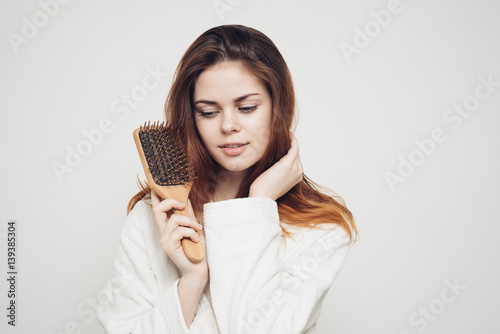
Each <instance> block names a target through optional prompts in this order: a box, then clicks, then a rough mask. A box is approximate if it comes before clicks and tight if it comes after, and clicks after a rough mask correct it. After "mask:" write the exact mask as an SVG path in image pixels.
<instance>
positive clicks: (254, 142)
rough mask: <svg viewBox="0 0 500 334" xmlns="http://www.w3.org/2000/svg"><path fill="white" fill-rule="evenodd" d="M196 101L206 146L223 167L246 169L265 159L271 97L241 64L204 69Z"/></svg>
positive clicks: (234, 63)
mask: <svg viewBox="0 0 500 334" xmlns="http://www.w3.org/2000/svg"><path fill="white" fill-rule="evenodd" d="M193 103H194V108H195V110H194V117H195V120H196V127H197V128H198V133H199V134H200V137H201V140H202V142H203V145H205V148H206V149H207V151H208V153H209V154H210V156H211V157H212V158H213V159H214V160H215V161H216V162H217V163H218V164H219V165H220V166H222V167H223V168H224V169H226V170H227V171H231V172H242V171H245V170H247V169H248V168H249V167H251V166H252V165H254V164H255V163H256V162H257V161H259V160H260V159H261V158H262V156H263V154H264V152H265V150H266V148H267V146H268V144H269V137H270V133H271V132H270V127H271V117H272V101H271V96H270V95H269V93H268V91H267V89H266V87H265V86H264V85H263V84H262V83H261V82H260V80H259V79H257V78H256V77H254V76H253V75H252V74H250V73H249V72H248V71H247V70H246V69H245V68H244V67H243V66H242V65H241V64H240V63H237V62H224V63H220V64H217V65H213V66H211V67H209V68H207V69H206V70H205V71H203V72H202V73H201V74H200V75H199V76H198V79H197V80H196V83H195V87H194V95H193Z"/></svg>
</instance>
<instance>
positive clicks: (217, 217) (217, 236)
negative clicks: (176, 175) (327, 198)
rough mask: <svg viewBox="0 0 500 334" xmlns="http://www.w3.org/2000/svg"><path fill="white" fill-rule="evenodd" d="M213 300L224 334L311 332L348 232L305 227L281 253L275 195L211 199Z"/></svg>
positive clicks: (209, 246)
mask: <svg viewBox="0 0 500 334" xmlns="http://www.w3.org/2000/svg"><path fill="white" fill-rule="evenodd" d="M204 215H205V216H204V224H205V227H204V228H205V233H206V240H207V242H206V243H207V259H208V263H209V269H210V291H211V296H212V304H213V307H214V311H215V315H216V317H217V321H218V325H219V329H220V332H221V333H222V334H240V333H244V334H247V333H259V334H261V333H262V334H263V333H279V334H285V333H290V334H298V333H307V332H308V331H309V330H313V329H314V327H315V323H316V319H317V318H318V316H319V314H320V311H321V303H322V301H323V299H324V297H325V296H326V294H327V292H328V290H329V289H330V286H331V284H332V283H333V280H334V279H335V277H336V276H337V273H338V272H339V270H340V268H341V266H342V264H343V262H344V259H345V257H346V255H347V253H348V251H349V249H350V247H351V242H350V241H349V238H348V236H347V233H346V232H345V231H343V230H342V229H341V228H339V227H337V226H335V225H331V226H330V228H329V229H324V230H318V229H309V228H300V231H301V232H300V233H299V234H298V235H297V236H296V237H295V241H292V240H287V247H288V248H287V249H286V251H285V252H282V251H283V249H281V246H282V245H281V243H282V240H281V239H282V237H281V228H280V225H279V215H278V210H277V204H276V202H275V201H273V200H271V199H267V198H242V199H235V200H229V201H223V202H215V203H209V204H205V208H204Z"/></svg>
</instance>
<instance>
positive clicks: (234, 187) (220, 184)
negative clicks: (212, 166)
mask: <svg viewBox="0 0 500 334" xmlns="http://www.w3.org/2000/svg"><path fill="white" fill-rule="evenodd" d="M245 176H246V172H245V171H241V172H231V171H227V170H221V171H219V173H217V180H216V182H217V185H216V186H215V193H214V195H213V199H214V202H219V201H225V200H228V199H234V198H236V195H237V194H238V189H240V185H241V182H242V181H243V179H244V178H245Z"/></svg>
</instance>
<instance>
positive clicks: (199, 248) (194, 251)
mask: <svg viewBox="0 0 500 334" xmlns="http://www.w3.org/2000/svg"><path fill="white" fill-rule="evenodd" d="M174 213H176V214H179V215H183V216H187V217H189V212H188V210H187V201H186V209H184V210H174ZM196 234H197V235H198V237H199V236H200V235H199V234H198V232H196ZM181 243H182V249H183V250H184V254H186V257H187V258H188V259H189V261H191V262H193V263H198V262H200V261H201V260H203V258H204V257H205V250H204V249H203V243H202V242H201V239H200V241H198V242H193V241H192V240H191V239H190V238H183V239H182V240H181Z"/></svg>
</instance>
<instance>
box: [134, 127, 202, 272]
mask: <svg viewBox="0 0 500 334" xmlns="http://www.w3.org/2000/svg"><path fill="white" fill-rule="evenodd" d="M140 130H141V129H140V128H139V129H136V130H135V131H134V141H135V145H136V146H137V152H138V153H139V157H140V158H141V163H142V167H143V168H144V174H146V179H147V180H148V184H149V186H150V187H151V189H153V190H154V192H155V193H157V194H158V196H160V197H161V199H162V200H164V199H166V198H175V199H177V200H179V201H183V202H184V203H186V208H185V209H184V210H180V211H176V210H174V213H177V214H181V215H184V216H188V217H189V211H188V208H187V205H188V202H187V201H188V196H189V191H190V190H191V183H188V184H183V185H176V186H160V185H158V184H156V182H155V181H154V179H153V175H151V171H150V170H149V166H148V162H147V159H146V155H145V153H144V150H143V148H142V144H141V139H140V138H139V131H140ZM198 236H199V234H198ZM181 243H182V249H183V250H184V254H186V257H187V258H188V259H189V261H191V262H193V263H198V262H200V261H201V260H203V258H204V257H205V249H204V247H203V243H202V242H201V241H198V242H193V241H192V240H191V239H189V238H183V239H182V241H181Z"/></svg>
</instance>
